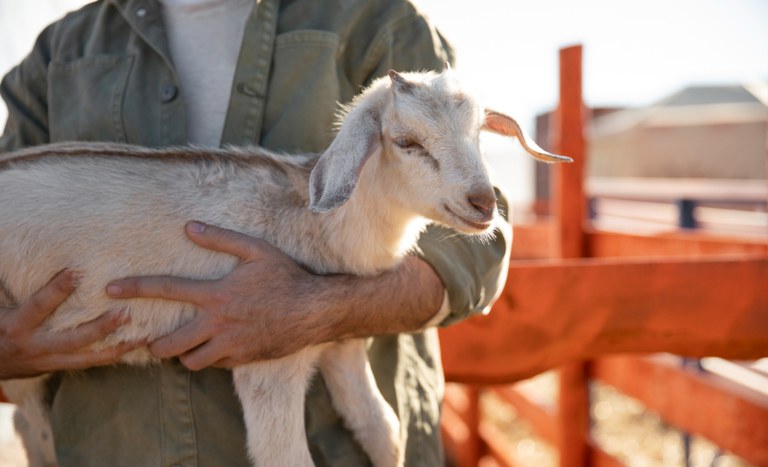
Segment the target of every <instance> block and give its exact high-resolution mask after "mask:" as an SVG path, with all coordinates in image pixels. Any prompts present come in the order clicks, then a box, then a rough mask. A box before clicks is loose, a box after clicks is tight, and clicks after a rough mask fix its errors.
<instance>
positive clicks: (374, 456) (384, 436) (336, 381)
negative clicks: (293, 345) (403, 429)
mask: <svg viewBox="0 0 768 467" xmlns="http://www.w3.org/2000/svg"><path fill="white" fill-rule="evenodd" d="M320 372H321V373H322V375H323V379H324V380H325V384H326V386H328V392H330V394H331V400H332V401H333V406H334V407H335V408H336V410H337V411H338V412H339V414H341V416H342V418H343V419H344V421H345V422H346V425H347V428H349V429H350V431H352V433H353V435H354V436H355V439H357V441H358V442H359V443H360V446H362V448H363V450H364V451H365V452H366V454H368V456H369V457H370V458H371V462H373V465H374V466H376V467H399V466H402V465H403V455H404V453H403V449H402V443H401V442H400V422H399V420H398V418H397V415H396V414H395V411H394V410H392V407H390V405H389V404H388V403H387V401H386V400H384V397H383V396H382V395H381V392H380V391H379V388H378V386H376V380H375V379H374V377H373V371H371V365H370V362H369V361H368V354H367V352H366V344H365V340H363V339H351V340H347V341H343V342H336V343H333V344H330V345H328V346H327V347H325V348H324V349H323V354H322V356H321V357H320Z"/></svg>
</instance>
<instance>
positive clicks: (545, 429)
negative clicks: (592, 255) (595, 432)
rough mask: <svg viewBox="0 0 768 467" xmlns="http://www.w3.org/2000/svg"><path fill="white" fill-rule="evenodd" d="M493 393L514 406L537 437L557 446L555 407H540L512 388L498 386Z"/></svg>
mask: <svg viewBox="0 0 768 467" xmlns="http://www.w3.org/2000/svg"><path fill="white" fill-rule="evenodd" d="M493 392H494V393H495V394H496V395H497V396H498V397H499V398H500V399H501V400H503V401H504V402H507V403H508V404H511V405H512V406H514V407H515V409H516V410H517V414H518V416H519V417H520V418H521V419H523V420H525V421H526V423H528V424H529V425H530V426H531V429H533V431H534V432H535V433H536V435H537V436H539V437H540V438H541V439H543V440H544V441H546V442H548V443H550V444H552V445H557V442H558V439H557V436H558V434H557V427H556V425H555V418H554V417H555V408H554V407H550V406H543V405H539V404H537V403H535V402H533V401H531V400H530V399H528V398H527V397H525V395H523V394H521V393H520V391H518V390H517V389H515V388H514V387H512V386H496V387H494V388H493Z"/></svg>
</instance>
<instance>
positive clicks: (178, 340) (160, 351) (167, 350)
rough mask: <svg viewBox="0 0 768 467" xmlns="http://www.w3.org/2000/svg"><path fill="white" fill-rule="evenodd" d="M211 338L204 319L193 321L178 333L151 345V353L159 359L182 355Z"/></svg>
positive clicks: (177, 331)
mask: <svg viewBox="0 0 768 467" xmlns="http://www.w3.org/2000/svg"><path fill="white" fill-rule="evenodd" d="M210 338H211V335H210V332H209V330H208V329H207V328H206V326H205V322H204V321H203V320H202V319H199V318H198V319H193V320H192V321H190V322H189V323H187V324H185V325H184V326H182V327H181V328H179V329H177V330H176V331H174V332H172V333H170V334H168V335H167V336H163V337H161V338H159V339H157V340H156V341H154V342H152V343H151V344H149V351H150V352H152V355H154V356H155V357H157V358H171V357H176V356H179V355H182V354H184V353H186V352H189V351H190V350H192V349H194V348H195V347H197V346H199V345H200V344H203V343H204V342H206V341H207V340H208V339H210Z"/></svg>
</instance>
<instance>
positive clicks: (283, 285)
mask: <svg viewBox="0 0 768 467" xmlns="http://www.w3.org/2000/svg"><path fill="white" fill-rule="evenodd" d="M186 231H187V235H188V236H189V238H190V239H191V240H192V241H194V242H195V243H197V244H198V245H200V246H202V247H205V248H209V249H213V250H216V251H220V252H223V253H228V254H231V255H234V256H237V257H238V258H240V260H241V262H240V264H239V266H238V267H236V268H235V269H234V270H233V271H232V272H231V273H229V274H228V275H227V276H225V277H223V278H221V279H220V280H193V279H184V278H180V277H168V276H145V277H137V278H128V279H123V280H120V281H115V282H112V283H111V284H110V285H108V286H107V293H108V294H109V295H110V296H112V297H116V298H117V297H119V298H129V297H147V298H163V299H168V300H176V301H183V302H188V303H192V304H194V305H195V306H196V308H197V310H198V313H197V315H196V316H195V318H193V319H192V321H190V322H189V323H187V324H185V325H184V326H182V327H181V328H179V329H178V330H176V331H174V332H172V333H171V334H169V335H167V336H165V337H162V338H160V339H158V340H156V341H155V342H153V343H151V344H150V346H149V349H150V351H151V352H152V353H153V354H154V355H155V356H156V357H159V358H169V357H174V356H178V357H179V358H180V360H181V362H182V363H183V364H184V365H185V366H186V367H187V368H189V369H191V370H199V369H201V368H205V367H208V366H215V367H233V366H235V365H239V364H243V363H247V362H251V361H254V360H262V359H271V358H278V357H282V356H285V355H288V354H290V353H293V352H296V351H297V350H299V349H302V348H303V347H305V346H307V345H310V344H316V343H319V342H321V341H322V340H323V337H321V336H319V335H317V333H318V327H319V326H318V324H317V323H314V322H313V319H312V318H313V314H312V313H311V311H310V310H311V305H312V302H313V297H314V292H315V291H317V290H319V289H320V288H321V287H322V285H321V282H322V281H323V280H324V278H323V277H322V276H317V275H314V274H311V273H309V272H308V271H306V270H305V269H303V268H302V267H300V266H299V265H298V264H296V262H295V261H293V260H292V259H291V258H290V257H288V256H287V255H285V254H284V253H282V252H281V251H280V250H278V249H277V248H275V247H273V246H271V245H270V244H269V243H267V242H265V241H263V240H260V239H257V238H253V237H250V236H247V235H244V234H241V233H237V232H234V231H231V230H226V229H221V228H217V227H214V226H209V225H203V224H200V223H197V222H190V223H188V224H187V227H186Z"/></svg>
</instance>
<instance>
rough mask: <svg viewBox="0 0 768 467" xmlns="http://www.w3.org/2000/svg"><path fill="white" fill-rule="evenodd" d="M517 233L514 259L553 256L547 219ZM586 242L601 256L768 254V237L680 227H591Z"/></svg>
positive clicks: (590, 252) (591, 251) (519, 227)
mask: <svg viewBox="0 0 768 467" xmlns="http://www.w3.org/2000/svg"><path fill="white" fill-rule="evenodd" d="M514 234H515V238H514V242H513V244H512V259H543V258H547V257H549V254H550V252H551V249H552V247H551V246H550V245H551V243H552V242H553V241H554V232H553V230H552V228H551V227H549V223H548V222H547V221H538V222H534V223H529V224H521V225H515V226H514ZM585 242H586V248H587V253H588V256H591V257H597V258H607V257H624V258H632V257H635V258H641V257H649V256H654V257H659V256H687V257H701V256H711V255H736V254H747V255H766V256H768V238H744V237H738V238H737V237H733V236H724V235H713V234H711V233H706V232H695V231H693V232H691V231H687V232H681V231H677V230H676V229H675V230H673V231H668V232H662V233H654V234H647V235H643V234H637V233H630V232H616V231H605V230H594V229H588V230H587V232H586V237H585Z"/></svg>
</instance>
